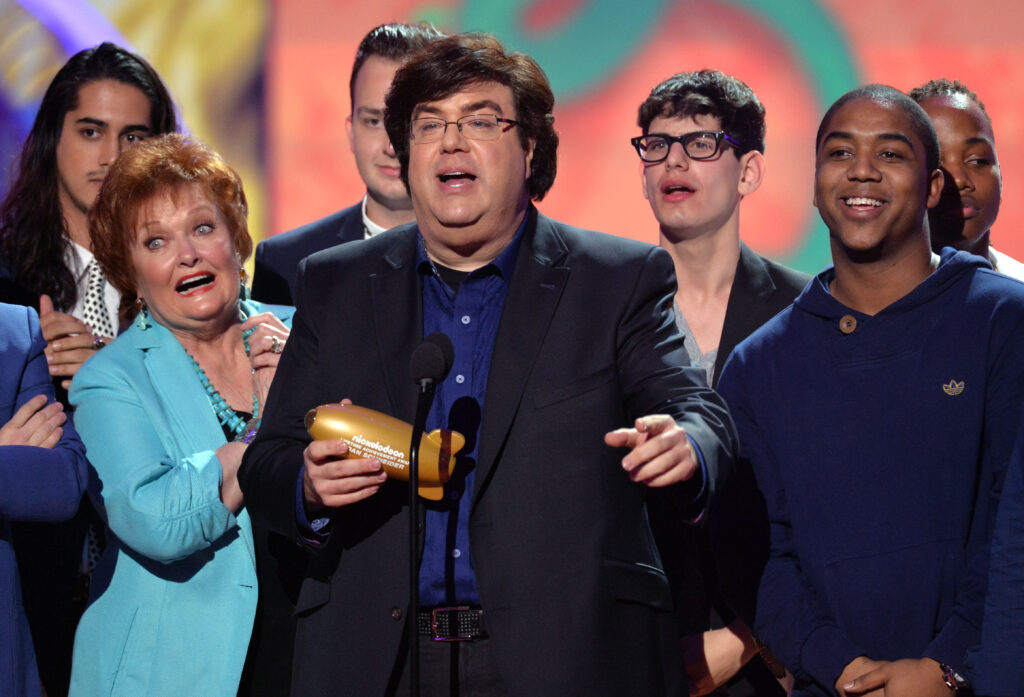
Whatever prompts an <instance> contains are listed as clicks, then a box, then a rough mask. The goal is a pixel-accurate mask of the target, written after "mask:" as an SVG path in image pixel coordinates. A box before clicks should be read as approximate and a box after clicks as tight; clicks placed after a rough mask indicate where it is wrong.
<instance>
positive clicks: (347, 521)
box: [239, 34, 734, 696]
mask: <svg viewBox="0 0 1024 697" xmlns="http://www.w3.org/2000/svg"><path fill="white" fill-rule="evenodd" d="M553 106H554V97H553V94H552V92H551V88H550V86H549V84H548V81H547V78H546V77H545V75H544V73H543V71H541V69H540V67H539V66H538V65H537V64H536V63H535V62H534V61H533V60H532V59H530V58H529V57H527V56H524V55H522V54H507V53H506V52H505V51H504V49H503V48H502V47H501V45H500V44H499V43H498V42H497V41H495V40H494V39H493V38H491V37H488V36H485V35H473V34H470V35H459V36H454V37H450V38H448V39H442V40H440V41H437V42H435V43H433V44H431V45H430V46H429V47H428V48H426V49H424V51H422V52H420V53H419V54H417V56H416V57H415V58H414V59H412V60H411V61H410V62H409V63H407V64H406V65H405V66H404V67H403V68H402V69H401V70H399V71H398V73H397V75H396V77H395V81H394V83H393V85H392V89H391V92H390V93H389V95H388V100H387V110H386V124H387V129H388V134H389V136H390V138H391V142H392V143H394V145H395V150H396V152H397V154H398V158H399V161H400V162H401V167H402V176H403V179H404V180H405V181H406V182H407V183H408V186H409V190H410V193H411V198H412V203H413V208H414V210H415V212H416V224H415V225H409V226H405V227H401V228H398V229H395V230H391V231H389V232H387V233H385V234H383V235H380V236H377V237H375V238H373V239H371V240H368V241H365V242H360V243H357V244H353V245H342V246H340V247H335V248H333V249H331V250H328V251H325V252H322V253H320V254H317V255H314V256H313V257H311V258H309V259H307V260H305V261H304V262H302V264H301V266H300V271H299V276H298V280H297V282H296V291H297V292H296V300H297V308H298V310H297V314H296V318H295V325H294V328H293V332H292V335H291V338H290V340H289V342H288V346H287V347H286V349H285V352H284V355H283V356H282V360H281V364H280V367H279V368H278V375H277V378H276V379H275V384H274V387H273V388H272V389H271V393H270V396H269V398H268V402H267V405H266V409H265V417H264V421H263V426H262V428H261V430H260V433H259V435H258V436H257V438H256V440H255V441H254V442H253V444H252V445H251V446H250V448H249V451H248V453H247V455H246V458H245V461H244V462H243V465H242V468H241V470H240V472H239V481H240V483H241V486H242V489H243V491H244V493H245V497H246V505H247V508H248V510H249V511H250V513H251V514H252V515H253V516H255V517H257V518H260V519H263V520H264V521H265V522H266V523H267V524H268V525H269V526H271V527H272V528H274V529H276V530H277V531H279V532H281V533H282V534H285V535H288V536H290V537H291V538H292V539H294V540H297V541H300V542H302V543H303V544H306V545H307V546H308V547H310V548H311V549H313V550H314V552H313V554H312V557H311V563H310V568H309V571H308V573H307V576H306V578H305V580H304V583H303V587H302V591H301V594H300V598H299V604H298V608H297V612H298V614H299V626H298V632H297V637H296V650H295V672H294V678H293V681H292V691H293V694H294V695H311V694H322V693H323V692H324V691H325V690H327V689H332V690H343V691H346V692H348V693H351V694H366V695H371V694H372V695H382V694H396V693H398V694H405V692H406V691H407V689H408V680H409V673H410V671H409V670H408V669H407V668H408V667H407V665H406V660H405V656H406V652H407V650H408V646H407V645H406V643H405V642H404V641H403V636H404V635H405V630H406V626H407V623H409V622H414V623H416V624H415V625H414V626H417V627H418V628H419V640H418V643H419V645H420V652H421V657H420V658H421V670H420V677H421V684H422V689H423V694H426V695H435V694H443V695H447V694H453V693H456V692H457V693H458V694H461V695H463V696H467V695H531V696H544V695H551V696H555V695H559V696H560V695H567V694H587V695H640V694H642V695H662V694H666V695H668V694H670V695H683V694H685V693H686V685H685V679H684V676H683V674H682V666H681V659H680V656H679V651H678V633H677V632H676V630H675V626H674V621H673V619H672V615H671V610H672V606H671V597H670V593H669V587H668V581H667V579H666V577H665V574H664V572H663V570H662V568H661V563H660V559H659V556H658V553H657V551H656V549H655V547H654V543H653V540H652V537H651V532H650V528H649V526H648V523H647V514H648V509H649V508H653V507H657V506H666V507H671V508H672V509H673V510H674V511H675V512H676V515H680V516H685V517H687V518H690V519H696V518H699V517H700V516H701V515H702V514H703V513H704V511H706V510H707V506H708V504H709V501H711V500H712V498H713V496H714V491H715V490H716V489H717V488H718V487H719V486H720V485H721V484H722V481H723V480H724V479H725V476H726V473H727V471H728V470H729V469H730V467H731V453H732V450H733V448H734V441H733V432H732V426H731V423H730V419H729V416H728V414H727V412H726V411H725V410H724V409H723V407H722V404H721V402H720V400H719V398H718V397H717V395H715V394H714V392H712V391H711V390H710V389H709V388H708V387H707V385H706V383H705V381H704V379H703V375H702V373H701V371H699V370H696V369H694V368H692V367H690V366H688V362H687V361H686V357H685V353H684V352H683V341H682V337H681V335H680V334H679V333H678V331H677V330H676V328H675V325H674V321H673V318H672V314H671V297H672V293H673V291H674V287H675V286H674V281H673V278H672V265H671V261H670V259H669V257H668V255H667V254H666V253H665V252H664V251H663V250H661V249H658V248H657V247H651V246H649V245H645V244H642V243H639V242H635V241H632V240H626V239H622V238H616V237H609V236H605V235H601V234H599V233H595V232H589V231H583V230H578V229H576V228H572V227H570V226H567V225H564V224H562V223H559V222H556V221H554V220H550V219H548V218H546V217H544V216H543V215H541V214H539V213H538V212H537V210H536V209H535V208H534V207H533V206H532V205H531V203H530V200H531V198H532V199H534V200H539V199H541V198H542V197H543V196H544V194H545V193H546V192H547V190H548V189H549V188H550V186H551V184H552V183H553V181H554V176H555V166H556V149H557V145H558V137H557V135H556V134H555V131H554V127H553V121H554V119H553V117H552V109H553ZM436 331H440V332H444V333H446V334H447V335H448V336H450V337H451V339H452V341H453V343H454V347H455V352H454V356H455V358H454V365H453V367H452V370H451V373H450V374H449V376H448V377H447V378H446V379H445V380H444V381H443V382H442V383H441V384H440V386H439V388H438V393H437V399H436V401H435V403H434V406H433V408H432V410H431V412H430V414H429V416H428V419H427V428H428V429H433V428H450V429H453V430H457V431H459V432H461V433H463V434H464V435H465V436H466V438H467V444H466V446H465V447H464V448H463V449H462V450H461V451H460V452H459V454H458V459H457V465H456V468H455V472H454V474H453V476H452V479H451V481H449V482H448V483H447V484H446V486H445V495H444V497H443V499H442V500H441V501H438V502H425V508H426V510H425V512H424V515H423V518H422V519H421V521H420V523H421V527H420V530H421V531H422V538H421V539H422V557H421V560H420V564H419V570H418V575H419V597H420V607H417V608H410V607H408V592H409V588H408V578H409V568H408V549H407V542H408V526H409V518H408V513H407V511H408V507H407V505H406V504H407V500H408V498H407V497H408V493H407V492H408V490H407V485H405V484H403V483H401V482H393V481H387V476H386V475H385V474H384V473H383V471H382V470H381V464H380V462H379V461H377V460H376V459H372V458H371V459H356V458H354V459H344V458H343V456H344V455H345V453H346V446H345V444H344V442H343V441H337V440H323V441H315V442H312V443H311V442H310V439H309V436H308V435H307V433H306V429H305V426H304V421H303V420H304V417H305V414H306V412H307V410H308V409H310V408H311V407H314V406H316V405H318V404H323V403H325V402H337V401H339V400H340V399H342V398H351V399H352V401H353V402H354V403H356V404H358V405H361V406H366V407H370V408H373V409H377V410H380V411H383V412H386V413H388V414H392V415H394V416H397V417H398V418H401V419H404V420H408V421H411V420H412V417H413V413H414V409H415V403H416V397H415V393H414V392H415V389H414V385H413V377H412V371H411V369H410V366H409V356H410V354H411V353H412V351H413V349H414V348H415V347H416V346H417V344H418V343H419V341H420V340H421V337H423V336H424V335H427V334H430V333H432V332H436ZM624 426H625V428H623V427H624ZM432 619H433V620H435V622H432V621H431V620H432ZM436 639H463V640H464V641H455V642H447V641H436Z"/></svg>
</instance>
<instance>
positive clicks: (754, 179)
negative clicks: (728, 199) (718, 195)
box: [737, 150, 768, 196]
mask: <svg viewBox="0 0 1024 697" xmlns="http://www.w3.org/2000/svg"><path fill="white" fill-rule="evenodd" d="M767 166H768V165H767V163H766V162H765V159H764V155H762V154H761V153H759V152H758V151H757V150H751V151H750V152H748V153H744V154H743V156H742V157H740V180H739V184H738V186H737V190H738V191H739V193H740V196H749V195H750V194H752V193H754V192H755V191H757V190H758V188H759V187H760V186H761V182H762V181H764V175H765V171H766V169H767Z"/></svg>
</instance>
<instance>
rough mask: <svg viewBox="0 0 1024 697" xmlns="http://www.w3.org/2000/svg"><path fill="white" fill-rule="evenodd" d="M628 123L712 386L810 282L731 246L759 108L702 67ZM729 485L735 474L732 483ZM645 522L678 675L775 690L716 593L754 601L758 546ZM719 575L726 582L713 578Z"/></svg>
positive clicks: (761, 556)
mask: <svg viewBox="0 0 1024 697" xmlns="http://www.w3.org/2000/svg"><path fill="white" fill-rule="evenodd" d="M637 125H638V126H639V127H640V129H641V131H642V133H643V135H641V136H639V137H637V138H634V139H633V141H632V142H633V145H634V147H636V150H637V154H639V156H640V162H641V167H640V183H641V187H642V190H643V194H644V197H645V198H646V199H647V200H648V202H649V203H650V204H651V210H652V212H653V213H654V217H655V218H656V219H657V221H658V228H659V232H660V234H659V237H660V243H661V246H662V247H664V248H665V249H666V250H668V253H669V255H671V257H672V261H673V263H674V265H675V272H676V283H677V285H678V289H677V291H676V294H675V319H676V324H677V325H678V326H679V329H680V331H681V332H682V333H683V336H685V337H686V350H687V354H688V355H689V358H690V360H691V361H692V362H693V363H694V364H696V365H699V366H701V367H702V368H704V370H705V371H706V373H707V377H708V384H710V385H712V386H714V385H715V384H716V383H717V378H718V375H719V373H720V372H721V369H722V366H723V365H724V364H725V360H726V358H728V356H729V353H730V352H731V351H732V349H733V348H734V347H735V346H736V344H738V343H739V342H740V341H742V340H743V339H745V338H746V337H747V336H748V335H749V334H750V333H751V332H753V331H754V330H755V329H757V328H758V327H759V326H761V325H762V324H764V323H765V322H767V321H768V320H769V319H771V318H772V317H774V316H775V315H776V314H777V313H778V312H779V311H780V310H782V309H783V308H785V307H787V306H788V305H789V304H790V303H792V302H793V299H794V298H796V296H797V295H799V293H800V291H801V290H802V289H803V287H804V286H805V285H806V284H807V281H809V280H810V276H808V275H807V274H803V273H800V272H798V271H794V270H792V269H788V268H786V267H784V266H781V265H779V264H776V263H775V262H773V261H771V260H769V259H766V258H764V257H762V256H760V255H758V254H756V253H754V252H753V251H752V250H751V249H750V248H749V247H748V246H747V245H746V244H744V243H743V242H742V240H741V239H740V208H741V204H742V203H743V201H744V199H745V198H746V197H747V196H750V195H751V194H753V193H754V192H755V191H757V189H758V187H759V186H760V185H761V182H762V180H763V178H764V176H765V159H764V149H765V142H764V141H765V112H764V107H763V106H762V105H761V102H760V101H759V100H758V98H757V95H755V94H754V92H753V90H751V89H750V87H748V86H747V85H746V84H744V83H743V82H741V81H740V80H738V79H736V78H734V77H732V76H729V75H725V74H723V73H721V72H719V71H717V70H701V71H697V72H690V73H680V74H678V75H673V76H672V77H670V78H669V79H667V80H665V81H664V82H662V83H661V84H659V85H657V86H656V87H655V88H654V89H652V90H651V94H650V96H648V98H647V99H646V100H645V101H644V102H643V104H641V105H640V109H639V114H638V118H637ZM741 474H742V473H737V476H739V475H741ZM738 483H739V479H737V478H736V477H734V479H733V486H736V485H738ZM743 514H744V511H743V507H741V506H731V507H730V509H729V511H728V512H727V513H726V512H725V511H723V510H722V508H721V507H719V509H718V510H717V511H716V516H715V518H716V521H709V524H711V523H715V522H718V521H720V522H721V523H722V526H724V527H723V530H724V529H730V530H733V529H735V530H739V529H745V528H746V526H745V525H744V524H743V520H742V519H743V517H744V515H743ZM733 517H735V518H736V519H735V520H728V519H727V518H733ZM653 523H654V532H655V536H656V538H657V539H658V541H659V546H660V549H661V553H662V557H663V559H664V561H665V564H666V569H667V570H668V571H669V578H670V579H671V580H672V581H673V583H674V588H673V591H674V595H675V597H676V611H677V616H678V618H679V621H680V627H681V631H682V632H683V633H684V634H685V635H686V636H685V638H684V646H685V649H684V652H685V656H684V657H685V659H686V666H687V673H688V674H689V677H690V681H691V683H693V684H695V685H696V686H698V688H699V691H698V693H699V694H706V693H708V692H709V691H711V690H714V689H715V688H718V687H720V686H721V687H722V690H721V694H729V695H734V696H736V697H739V696H740V695H762V696H765V697H767V696H768V695H783V694H784V690H783V689H782V687H781V686H780V685H779V683H778V681H777V680H776V679H775V677H773V676H772V675H771V674H770V673H769V672H768V670H767V668H766V667H765V665H764V664H763V662H762V661H761V659H760V658H754V657H755V655H756V653H757V644H756V642H755V641H754V637H753V636H752V635H751V633H750V630H749V628H748V627H747V626H746V624H744V623H743V621H742V620H740V619H738V618H737V617H736V612H735V611H734V610H733V609H731V607H730V604H729V603H727V602H726V600H725V598H724V594H723V593H722V592H721V591H722V589H723V588H726V587H735V586H742V585H746V586H748V587H747V589H746V594H747V596H748V597H751V596H752V595H753V593H754V592H755V590H756V586H755V583H756V579H757V577H758V576H759V574H760V570H761V566H762V565H763V564H764V560H765V558H766V556H767V545H764V546H763V548H762V549H756V548H755V547H754V546H752V545H751V544H749V542H750V540H749V539H748V538H747V537H746V536H745V535H742V534H741V535H739V536H738V537H737V539H736V540H735V541H734V542H735V543H736V544H729V543H725V541H724V540H723V541H722V542H723V543H722V544H720V545H719V546H720V547H721V549H719V550H716V551H715V552H714V553H713V552H712V550H711V547H710V542H709V539H708V532H709V531H708V527H707V526H701V527H697V526H691V525H686V524H684V523H683V522H682V521H681V520H679V518H678V517H675V518H669V519H665V520H654V521H653ZM680 540H684V541H683V542H681V541H680ZM716 556H718V557H720V559H718V561H719V564H717V565H716V558H715V557H716ZM718 568H720V569H721V570H722V572H723V573H724V574H725V575H726V576H727V578H721V579H720V578H719V573H718ZM734 602H736V601H734ZM752 658H754V660H753V661H751V659H752ZM744 666H746V667H744ZM741 669H742V673H743V674H742V675H740V676H738V677H736V674H737V673H738V672H740V670H741ZM734 677H735V679H734ZM727 681H728V682H729V685H728V686H724V685H723V684H724V683H725V682H727Z"/></svg>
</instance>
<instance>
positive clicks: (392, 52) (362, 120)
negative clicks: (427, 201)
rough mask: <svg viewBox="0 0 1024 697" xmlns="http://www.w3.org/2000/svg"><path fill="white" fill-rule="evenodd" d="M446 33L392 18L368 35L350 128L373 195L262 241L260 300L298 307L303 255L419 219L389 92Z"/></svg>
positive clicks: (352, 83)
mask: <svg viewBox="0 0 1024 697" xmlns="http://www.w3.org/2000/svg"><path fill="white" fill-rule="evenodd" d="M439 36H441V33H440V32H438V31H437V30H436V29H434V28H433V27H431V26H430V25H427V24H398V23H392V24H382V25H380V26H378V27H374V28H373V29H371V30H370V32H369V33H368V34H367V35H366V36H365V37H363V40H362V42H360V44H359V49H358V50H357V51H356V60H355V63H354V64H353V65H352V76H351V78H350V79H349V96H350V97H351V98H352V113H351V114H349V115H348V118H346V119H345V130H346V132H347V133H348V144H349V148H351V150H352V155H353V156H354V157H355V160H356V169H358V170H359V176H360V177H361V178H362V180H363V183H365V184H366V196H364V197H363V200H362V201H361V202H360V203H357V204H355V205H354V206H349V207H348V208H345V209H343V210H340V211H338V212H337V213H332V214H331V215H329V216H327V217H326V218H323V219H321V220H317V221H315V222H312V223H309V224H308V225H303V226H302V227H300V228H296V229H295V230H291V231H289V232H285V233H282V234H280V235H274V236H273V237H271V238H269V239H266V240H264V241H263V242H260V243H259V245H258V246H257V247H256V262H255V269H254V273H253V279H252V297H253V298H254V299H256V300H259V301H261V302H267V303H276V304H278V305H292V304H294V301H293V299H292V297H293V295H292V290H293V286H294V284H295V271H296V269H298V266H299V262H300V261H302V259H304V258H305V257H307V256H309V255H310V254H313V253H314V252H319V251H320V250H321V249H327V248H328V247H333V246H334V245H336V244H341V243H343V242H351V241H352V240H361V239H364V238H367V237H371V236H372V235H375V234H376V233H378V232H383V231H384V230H387V229H388V228H392V227H395V226H396V225H403V224H405V223H409V222H412V220H413V219H414V216H413V211H412V203H410V201H409V192H407V191H406V190H405V184H403V183H402V180H401V178H400V177H399V167H398V160H397V159H396V158H395V150H394V148H392V147H391V143H390V141H388V135H387V133H386V132H385V131H384V95H386V94H387V92H388V87H390V86H391V80H392V78H394V76H395V71H396V70H398V68H399V67H400V66H401V65H402V63H403V62H405V60H406V59H407V58H408V57H409V56H410V55H412V54H413V53H415V52H416V51H417V50H419V49H420V48H423V46H425V45H427V43H429V42H430V41H433V40H434V39H436V38H438V37H439Z"/></svg>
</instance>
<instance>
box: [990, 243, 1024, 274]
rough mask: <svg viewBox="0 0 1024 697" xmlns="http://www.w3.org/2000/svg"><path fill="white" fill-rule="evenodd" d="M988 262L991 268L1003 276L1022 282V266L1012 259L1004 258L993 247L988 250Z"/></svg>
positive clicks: (1023, 268)
mask: <svg viewBox="0 0 1024 697" xmlns="http://www.w3.org/2000/svg"><path fill="white" fill-rule="evenodd" d="M988 260H989V261H991V262H992V268H994V269H995V270H996V271H998V272H999V273H1001V274H1003V275H1004V276H1009V277H1010V278H1016V279H1017V280H1018V281H1024V264H1022V263H1020V262H1019V261H1017V260H1016V259H1014V258H1013V257H1009V256H1006V255H1005V254H1003V253H1002V252H999V251H996V250H995V249H994V248H993V247H989V248H988Z"/></svg>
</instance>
